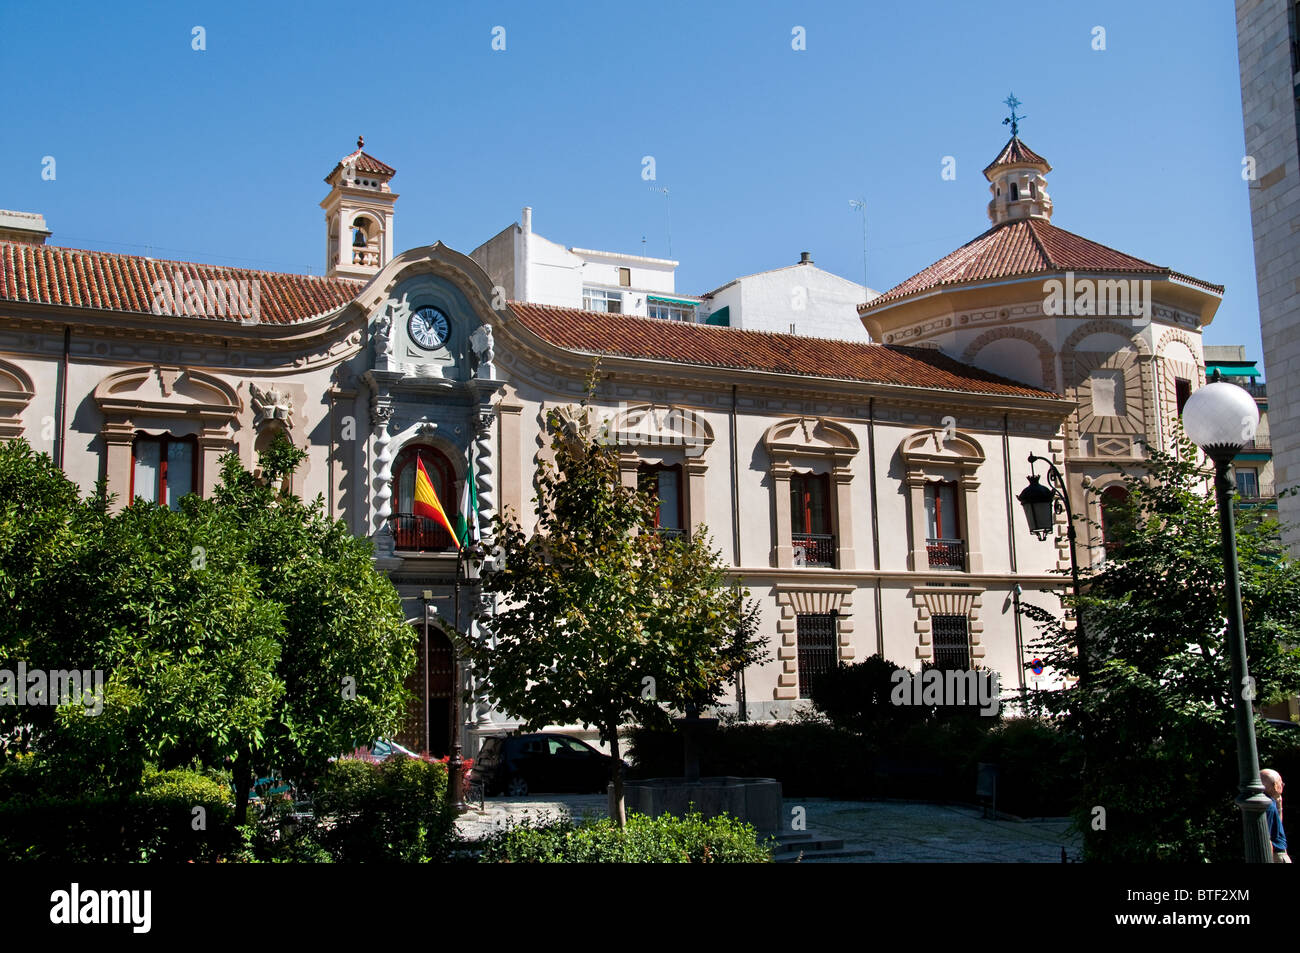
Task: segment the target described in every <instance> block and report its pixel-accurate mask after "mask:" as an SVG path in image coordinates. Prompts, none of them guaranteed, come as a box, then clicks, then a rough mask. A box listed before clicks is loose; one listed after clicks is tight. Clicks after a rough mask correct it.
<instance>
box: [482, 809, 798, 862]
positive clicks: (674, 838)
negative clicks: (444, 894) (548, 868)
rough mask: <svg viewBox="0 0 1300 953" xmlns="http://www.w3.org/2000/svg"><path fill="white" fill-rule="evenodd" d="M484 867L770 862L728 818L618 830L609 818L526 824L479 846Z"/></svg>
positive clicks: (674, 820) (640, 818)
mask: <svg viewBox="0 0 1300 953" xmlns="http://www.w3.org/2000/svg"><path fill="white" fill-rule="evenodd" d="M481 859H482V861H483V862H484V863H560V864H593V863H594V864H638V863H639V864H711V863H712V864H757V863H767V862H768V861H770V860H771V859H772V855H771V851H770V850H769V849H768V848H767V847H766V846H765V845H763V844H760V843H759V841H758V836H757V834H756V833H755V831H754V828H753V827H751V826H750V825H749V824H746V823H744V822H742V821H740V820H737V819H736V818H734V817H730V816H727V815H723V816H721V817H713V818H707V819H706V818H704V817H703V816H701V815H700V814H699V813H697V812H692V813H690V814H688V815H687V816H686V817H674V816H673V815H671V814H664V815H661V816H660V817H656V818H649V817H645V816H644V815H641V814H630V815H628V818H627V827H626V828H625V829H623V830H619V829H618V825H616V824H615V823H614V822H613V821H611V820H610V819H609V818H601V819H600V820H597V821H589V822H586V823H582V824H575V823H574V822H573V821H572V820H570V819H567V818H566V819H564V820H560V821H557V822H554V823H549V824H543V825H532V824H529V823H527V822H525V823H523V824H521V825H518V826H515V827H511V828H508V829H506V830H504V831H499V832H497V833H495V834H493V835H491V836H490V837H488V838H487V839H486V840H485V841H484V842H483V854H482V858H481Z"/></svg>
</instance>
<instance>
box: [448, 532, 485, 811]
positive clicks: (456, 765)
mask: <svg viewBox="0 0 1300 953" xmlns="http://www.w3.org/2000/svg"><path fill="white" fill-rule="evenodd" d="M479 556H480V554H479V551H478V549H477V547H475V546H473V545H469V546H462V547H460V548H459V549H457V550H456V579H455V583H454V586H453V589H452V592H453V599H452V601H453V606H452V618H453V619H454V620H455V622H454V623H453V627H454V628H455V631H456V637H457V638H458V639H459V638H460V637H461V635H460V570H461V566H462V565H464V566H466V567H467V571H468V574H469V575H471V577H472V574H473V572H474V568H475V566H476V564H477V563H478V561H479ZM460 721H461V718H460V656H459V654H458V653H457V651H455V648H454V647H453V651H452V653H451V724H452V732H453V734H452V739H451V757H450V758H449V759H448V761H447V775H448V777H447V785H448V792H447V794H448V797H449V798H450V800H451V806H452V810H454V811H455V812H456V813H457V814H464V813H465V811H466V810H468V807H467V806H466V804H465V796H464V795H465V790H464V789H465V783H464V781H465V761H464V758H463V757H462V754H463V750H462V747H461V740H460V736H461V734H462V726H461V723H460Z"/></svg>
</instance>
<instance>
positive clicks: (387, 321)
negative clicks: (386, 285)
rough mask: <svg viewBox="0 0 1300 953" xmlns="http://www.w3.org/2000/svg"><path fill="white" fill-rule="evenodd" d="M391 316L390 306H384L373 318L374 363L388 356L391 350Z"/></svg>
mask: <svg viewBox="0 0 1300 953" xmlns="http://www.w3.org/2000/svg"><path fill="white" fill-rule="evenodd" d="M392 329H393V316H392V311H391V309H390V308H385V309H384V310H383V311H381V312H380V313H379V316H378V317H376V318H375V363H376V364H378V363H380V359H381V358H386V357H388V355H389V354H391V353H392V351H393V343H392V337H391V334H392Z"/></svg>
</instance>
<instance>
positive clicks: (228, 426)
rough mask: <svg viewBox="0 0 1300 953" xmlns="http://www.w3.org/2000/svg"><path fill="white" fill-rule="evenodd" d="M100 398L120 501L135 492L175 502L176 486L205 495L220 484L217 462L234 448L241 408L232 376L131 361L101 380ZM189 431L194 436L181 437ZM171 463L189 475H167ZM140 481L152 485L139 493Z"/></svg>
mask: <svg viewBox="0 0 1300 953" xmlns="http://www.w3.org/2000/svg"><path fill="white" fill-rule="evenodd" d="M94 400H95V404H96V406H97V407H98V408H99V411H100V413H101V414H103V417H104V424H103V428H102V429H101V431H100V438H101V440H102V441H103V443H104V447H105V451H106V453H105V461H104V470H105V476H106V478H107V480H108V489H109V492H110V493H115V494H117V505H118V506H123V505H125V504H126V503H128V502H129V501H130V500H131V499H132V495H133V494H134V495H144V496H146V497H147V498H153V499H154V500H155V501H156V502H163V503H166V504H168V505H170V504H172V503H173V502H178V500H179V497H177V498H176V500H173V499H172V497H173V495H174V494H173V493H172V491H173V490H176V491H183V492H190V491H195V492H203V493H204V494H206V493H208V492H210V491H211V490H212V488H213V487H215V486H216V484H217V478H218V476H219V475H220V466H219V464H218V460H220V458H221V456H222V455H223V454H225V453H227V452H229V451H230V450H233V449H234V430H235V427H236V425H237V419H238V416H239V413H240V411H241V410H242V403H241V402H240V399H239V394H238V393H237V392H236V390H235V388H234V387H232V386H231V385H230V384H228V383H227V382H226V381H224V380H222V379H221V378H219V377H215V376H213V375H211V374H206V373H204V372H203V371H198V370H193V369H190V368H182V367H172V366H167V365H160V364H154V365H151V366H146V367H133V368H128V369H127V370H124V371H118V372H116V373H114V374H109V375H108V376H107V377H105V378H104V379H103V380H102V381H100V382H99V384H98V385H97V386H96V387H95V392H94ZM186 436H191V437H193V438H194V439H193V440H192V441H190V442H188V443H187V442H185V441H183V440H181V439H180V438H182V437H186ZM153 438H159V439H158V440H154V439H153ZM164 454H166V455H164ZM187 454H188V456H187ZM155 457H157V460H156V461H155V459H154V458H155ZM155 464H156V465H155ZM169 467H171V468H172V469H173V470H174V471H175V472H174V473H173V477H175V476H176V475H177V474H183V476H184V479H175V478H174V479H172V480H171V481H166V480H165V477H164V476H163V474H164V473H165V472H166V471H167V469H168V468H169ZM137 483H139V484H140V486H144V485H145V484H148V486H149V487H152V489H150V490H149V492H148V493H147V494H146V493H143V492H137V490H138V489H139V487H137ZM164 487H165V489H164ZM182 495H183V494H182Z"/></svg>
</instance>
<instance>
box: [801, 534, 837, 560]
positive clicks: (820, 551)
mask: <svg viewBox="0 0 1300 953" xmlns="http://www.w3.org/2000/svg"><path fill="white" fill-rule="evenodd" d="M790 546H791V548H792V549H793V550H794V564H795V565H796V566H812V567H828V568H831V569H834V568H835V537H834V536H832V535H830V534H824V533H794V534H792V536H791V537H790Z"/></svg>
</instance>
